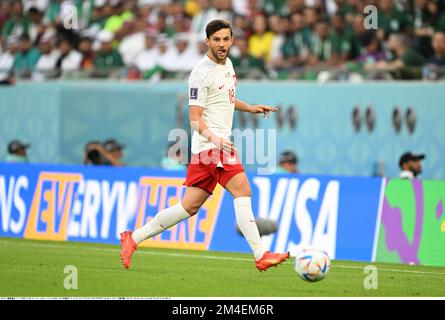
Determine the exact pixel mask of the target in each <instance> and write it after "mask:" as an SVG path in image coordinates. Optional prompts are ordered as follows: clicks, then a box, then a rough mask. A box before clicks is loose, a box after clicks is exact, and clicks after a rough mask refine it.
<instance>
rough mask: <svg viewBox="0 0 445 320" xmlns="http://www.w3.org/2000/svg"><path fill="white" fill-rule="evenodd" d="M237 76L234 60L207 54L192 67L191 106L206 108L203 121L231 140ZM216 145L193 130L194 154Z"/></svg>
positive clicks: (219, 134) (215, 132)
mask: <svg viewBox="0 0 445 320" xmlns="http://www.w3.org/2000/svg"><path fill="white" fill-rule="evenodd" d="M235 92H236V75H235V71H234V70H233V65H232V61H230V59H229V58H227V60H226V64H225V65H222V64H218V63H216V62H214V61H212V60H211V59H210V58H209V57H208V56H207V55H206V56H205V57H204V58H202V59H201V61H200V62H199V63H198V64H197V65H196V66H195V68H193V70H192V73H191V74H190V78H189V106H199V107H203V108H204V111H203V113H202V120H203V121H204V123H205V124H206V125H207V127H208V128H209V130H210V131H212V132H213V133H214V134H215V135H217V136H219V137H223V138H225V139H229V137H230V134H231V133H232V123H233V113H234V111H235ZM212 148H216V145H215V144H213V143H211V142H210V141H208V140H207V139H206V138H204V137H203V136H201V135H200V134H199V133H198V132H197V131H194V132H193V137H192V153H194V154H196V153H200V152H202V151H204V150H208V149H212Z"/></svg>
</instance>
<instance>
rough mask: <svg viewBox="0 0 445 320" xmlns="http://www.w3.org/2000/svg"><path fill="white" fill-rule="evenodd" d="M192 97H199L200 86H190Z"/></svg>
mask: <svg viewBox="0 0 445 320" xmlns="http://www.w3.org/2000/svg"><path fill="white" fill-rule="evenodd" d="M190 99H198V88H190Z"/></svg>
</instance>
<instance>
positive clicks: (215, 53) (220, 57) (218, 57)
mask: <svg viewBox="0 0 445 320" xmlns="http://www.w3.org/2000/svg"><path fill="white" fill-rule="evenodd" d="M220 50H224V51H225V52H224V53H225V54H224V56H223V55H219V54H218V52H219V51H220ZM229 50H230V47H229V48H227V49H220V48H214V49H213V48H212V49H211V50H210V52H211V53H212V56H213V57H214V58H215V59H216V61H218V62H225V61H226V59H227V57H228V56H229Z"/></svg>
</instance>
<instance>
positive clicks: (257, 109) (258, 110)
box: [252, 104, 278, 118]
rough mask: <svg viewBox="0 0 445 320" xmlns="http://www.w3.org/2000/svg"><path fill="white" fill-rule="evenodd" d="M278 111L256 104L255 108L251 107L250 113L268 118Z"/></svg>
mask: <svg viewBox="0 0 445 320" xmlns="http://www.w3.org/2000/svg"><path fill="white" fill-rule="evenodd" d="M276 111H278V108H275V107H271V106H264V105H262V104H258V105H256V106H253V109H252V113H262V114H263V118H266V117H267V118H269V117H270V113H271V112H276Z"/></svg>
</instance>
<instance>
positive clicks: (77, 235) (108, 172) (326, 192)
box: [0, 164, 384, 261]
mask: <svg viewBox="0 0 445 320" xmlns="http://www.w3.org/2000/svg"><path fill="white" fill-rule="evenodd" d="M184 176H185V172H182V173H181V172H180V173H178V172H168V171H163V170H153V169H141V168H112V167H83V166H49V165H24V164H0V216H1V219H0V236H3V237H21V238H26V239H41V240H55V241H84V242H98V243H111V244H117V243H119V233H120V232H122V231H124V230H127V229H130V230H133V229H135V228H138V227H140V226H142V225H143V224H145V223H147V222H148V221H150V219H152V218H153V217H154V216H155V215H156V213H157V212H159V211H160V210H162V209H164V208H166V207H168V206H172V205H174V204H175V203H176V202H177V201H179V200H180V199H181V198H182V197H183V194H184V191H185V189H184V186H183V185H182V183H183V181H184ZM248 177H249V180H250V182H251V187H252V207H253V211H254V213H255V215H256V216H257V217H261V218H267V219H272V220H275V221H276V222H277V225H278V230H277V232H276V233H274V234H271V235H268V236H264V237H263V242H264V244H265V246H266V248H267V249H270V250H273V251H286V250H290V251H291V254H296V253H297V251H298V250H299V249H300V248H301V247H303V246H316V247H318V248H321V249H324V250H325V251H327V252H328V254H329V255H330V256H331V257H332V258H336V259H350V260H362V261H371V260H372V259H373V249H374V240H375V238H376V230H377V222H378V216H379V215H378V212H379V207H380V206H379V205H380V201H381V194H382V192H383V190H382V188H383V185H384V184H383V183H382V182H383V180H382V179H381V178H352V177H335V176H308V175H287V174H279V175H268V176H260V175H254V174H249V175H248ZM143 245H144V246H147V247H161V248H176V249H194V250H217V251H236V252H250V249H249V247H248V245H247V243H246V241H245V240H244V239H243V238H242V236H240V235H239V234H238V233H237V232H236V219H235V213H234V208H233V199H232V197H231V196H230V194H228V193H227V192H225V191H224V190H223V189H222V188H221V187H217V189H216V190H215V192H214V194H213V195H212V196H211V197H210V198H209V199H208V201H207V202H206V203H205V205H204V206H203V207H202V208H201V210H200V212H199V213H198V214H197V215H196V216H194V217H192V218H190V219H188V220H186V221H183V222H181V223H179V224H178V225H176V226H174V227H172V228H171V229H169V230H167V231H165V232H164V233H162V234H160V235H158V236H156V237H154V238H152V239H149V240H147V241H145V242H144V243H143Z"/></svg>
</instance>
